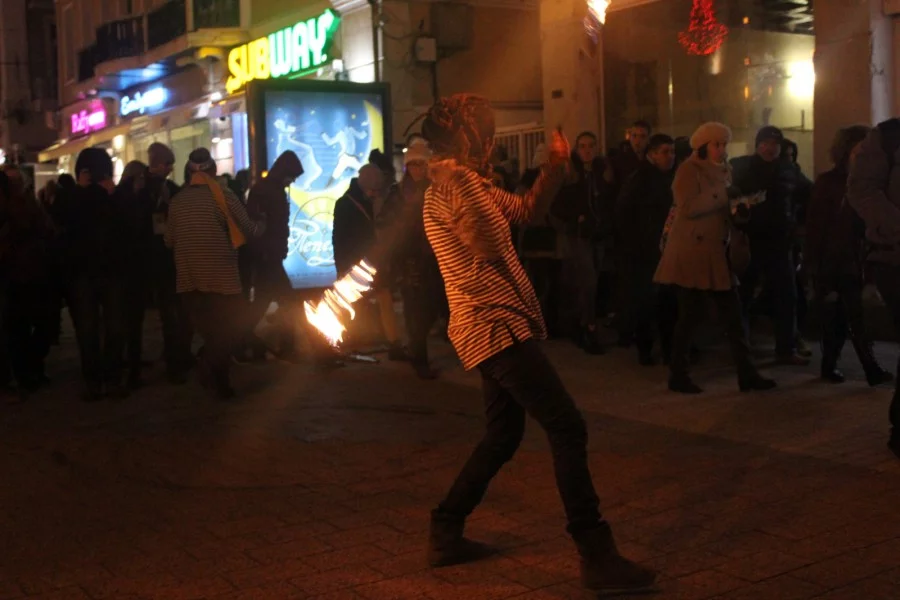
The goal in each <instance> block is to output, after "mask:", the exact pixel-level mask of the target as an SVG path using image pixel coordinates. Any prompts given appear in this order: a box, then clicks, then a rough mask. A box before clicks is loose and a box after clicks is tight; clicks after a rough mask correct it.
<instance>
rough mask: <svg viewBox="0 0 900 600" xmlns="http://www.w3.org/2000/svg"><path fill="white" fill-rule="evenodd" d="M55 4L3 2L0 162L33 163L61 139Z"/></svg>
mask: <svg viewBox="0 0 900 600" xmlns="http://www.w3.org/2000/svg"><path fill="white" fill-rule="evenodd" d="M56 65H57V49H56V13H55V10H54V6H53V0H3V2H0V163H2V162H4V161H5V160H9V161H11V162H17V163H31V162H34V161H35V160H36V159H37V153H38V151H39V150H41V149H42V148H44V147H45V146H47V145H48V144H50V143H51V142H52V141H53V140H54V139H55V138H56V137H57V131H56V130H57V127H56V123H55V112H56V108H57V77H56Z"/></svg>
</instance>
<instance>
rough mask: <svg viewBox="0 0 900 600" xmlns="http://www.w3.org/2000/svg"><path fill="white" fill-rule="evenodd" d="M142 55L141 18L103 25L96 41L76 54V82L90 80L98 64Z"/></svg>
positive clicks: (98, 31)
mask: <svg viewBox="0 0 900 600" xmlns="http://www.w3.org/2000/svg"><path fill="white" fill-rule="evenodd" d="M143 53H144V19H143V17H133V18H130V19H120V20H118V21H112V22H110V23H105V24H103V25H101V26H100V27H98V28H97V30H96V41H95V42H94V43H93V44H92V45H91V46H88V47H87V48H85V49H84V50H81V51H80V52H79V53H78V81H86V80H88V79H90V78H92V77H93V76H94V75H95V73H94V69H95V67H96V66H97V65H99V64H100V63H103V62H106V61H108V60H116V59H117V58H130V57H132V56H140V55H141V54H143Z"/></svg>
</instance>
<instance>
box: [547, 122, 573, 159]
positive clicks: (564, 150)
mask: <svg viewBox="0 0 900 600" xmlns="http://www.w3.org/2000/svg"><path fill="white" fill-rule="evenodd" d="M548 150H549V153H550V164H551V165H552V166H554V167H555V166H559V165H563V164H566V163H567V162H568V161H569V155H570V154H571V152H572V150H571V148H570V147H569V140H567V139H566V136H565V135H564V134H563V132H562V131H561V130H560V129H556V130H555V131H554V132H553V136H552V138H551V139H550V147H549V148H548Z"/></svg>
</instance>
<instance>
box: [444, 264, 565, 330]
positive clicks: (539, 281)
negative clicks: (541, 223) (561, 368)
mask: <svg viewBox="0 0 900 600" xmlns="http://www.w3.org/2000/svg"><path fill="white" fill-rule="evenodd" d="M561 263H562V261H560V260H557V259H555V258H526V259H525V260H524V266H525V270H526V272H527V273H528V278H529V279H530V280H531V285H532V287H534V292H535V294H536V295H537V298H538V302H540V304H541V312H543V314H544V321H546V323H547V329H548V331H549V332H550V337H556V336H558V335H559V334H560V323H559V300H560V298H559V296H560V293H559V292H560V271H561V268H560V267H561ZM442 285H443V284H442Z"/></svg>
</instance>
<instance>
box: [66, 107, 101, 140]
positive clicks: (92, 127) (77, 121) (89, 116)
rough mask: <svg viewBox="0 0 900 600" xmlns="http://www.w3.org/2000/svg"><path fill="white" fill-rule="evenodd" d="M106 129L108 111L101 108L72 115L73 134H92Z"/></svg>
mask: <svg viewBox="0 0 900 600" xmlns="http://www.w3.org/2000/svg"><path fill="white" fill-rule="evenodd" d="M104 127H106V110H105V109H104V108H103V107H102V106H101V107H97V108H91V110H87V109H85V110H81V111H79V112H77V113H75V114H73V115H72V134H73V135H75V134H79V133H90V132H92V131H98V130H100V129H103V128H104Z"/></svg>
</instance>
